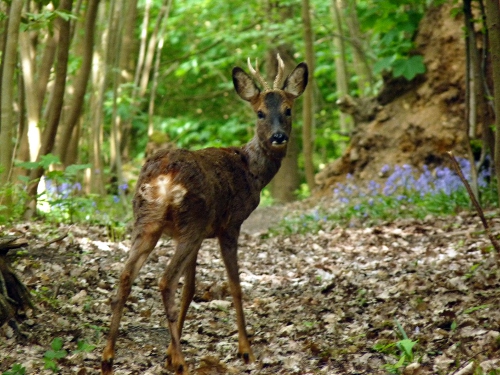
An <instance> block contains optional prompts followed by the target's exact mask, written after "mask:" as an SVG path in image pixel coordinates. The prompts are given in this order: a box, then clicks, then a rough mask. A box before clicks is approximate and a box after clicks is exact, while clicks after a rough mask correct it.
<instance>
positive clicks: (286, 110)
mask: <svg viewBox="0 0 500 375" xmlns="http://www.w3.org/2000/svg"><path fill="white" fill-rule="evenodd" d="M285 115H286V116H291V115H292V110H291V109H290V108H287V109H285Z"/></svg>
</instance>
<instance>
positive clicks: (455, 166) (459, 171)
mask: <svg viewBox="0 0 500 375" xmlns="http://www.w3.org/2000/svg"><path fill="white" fill-rule="evenodd" d="M448 156H449V157H450V159H451V162H452V165H453V169H454V170H455V172H457V174H458V177H460V180H461V181H462V183H463V184H464V186H465V189H467V193H468V194H469V197H470V199H471V201H472V204H473V205H474V207H475V208H476V211H477V213H478V215H479V217H480V218H481V222H482V223H483V227H484V230H485V231H486V234H487V235H488V238H489V239H490V241H491V244H492V245H493V247H494V248H495V250H496V252H497V256H498V254H500V244H499V243H498V241H497V240H496V238H495V237H494V236H493V234H492V233H491V229H490V226H489V224H488V221H487V220H486V217H485V216H484V212H483V209H482V207H481V205H480V204H479V202H478V201H477V199H476V196H475V195H474V193H473V192H472V189H471V187H470V185H469V182H468V181H467V180H466V179H465V177H464V174H463V173H462V169H461V168H460V165H458V162H457V160H456V159H455V156H454V155H453V152H452V151H448Z"/></svg>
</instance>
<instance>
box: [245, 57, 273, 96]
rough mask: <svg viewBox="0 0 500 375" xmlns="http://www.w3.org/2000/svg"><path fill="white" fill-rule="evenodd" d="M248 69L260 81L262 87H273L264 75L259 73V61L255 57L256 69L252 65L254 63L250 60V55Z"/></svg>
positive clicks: (267, 88)
mask: <svg viewBox="0 0 500 375" xmlns="http://www.w3.org/2000/svg"><path fill="white" fill-rule="evenodd" d="M248 69H249V70H250V73H252V75H253V76H254V77H255V78H256V79H257V81H259V82H260V84H261V85H262V87H263V88H264V91H269V90H271V88H270V87H269V85H268V84H267V82H266V80H265V79H264V78H262V76H261V75H260V73H259V63H258V61H257V59H255V69H254V68H253V66H252V63H251V62H250V57H249V58H248Z"/></svg>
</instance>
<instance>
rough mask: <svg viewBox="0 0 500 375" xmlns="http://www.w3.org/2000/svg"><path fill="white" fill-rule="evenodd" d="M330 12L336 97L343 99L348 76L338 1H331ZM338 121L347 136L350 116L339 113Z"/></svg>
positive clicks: (350, 126)
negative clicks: (332, 31)
mask: <svg viewBox="0 0 500 375" xmlns="http://www.w3.org/2000/svg"><path fill="white" fill-rule="evenodd" d="M331 12H332V17H333V26H334V29H335V35H334V37H333V46H334V48H335V51H334V53H335V55H334V60H335V79H336V83H337V93H338V97H339V98H343V97H344V96H346V95H348V94H349V87H348V82H349V74H348V72H347V66H346V48H345V36H344V31H343V28H342V17H341V4H339V0H332V1H331ZM339 120H340V131H341V133H343V134H349V133H350V132H351V130H352V119H351V118H350V116H349V115H348V114H347V113H344V112H340V117H339Z"/></svg>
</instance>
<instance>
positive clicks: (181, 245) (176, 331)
mask: <svg viewBox="0 0 500 375" xmlns="http://www.w3.org/2000/svg"><path fill="white" fill-rule="evenodd" d="M202 240H203V239H189V240H183V241H179V242H178V243H177V246H176V250H175V253H174V255H173V257H172V259H171V260H170V262H169V264H168V266H167V269H166V270H165V273H164V274H163V276H162V278H161V280H160V284H159V287H160V292H161V295H162V299H163V305H164V307H165V312H166V315H167V321H168V327H169V330H170V335H171V338H170V340H171V341H170V345H169V347H168V349H167V367H168V368H170V369H173V370H174V371H175V373H176V374H179V375H180V374H182V375H186V374H188V368H187V365H186V363H185V361H184V356H183V355H182V351H181V346H180V336H181V332H182V326H183V324H184V319H185V318H186V314H187V310H188V308H189V304H190V303H191V300H192V299H193V296H194V291H195V271H196V258H197V256H198V250H199V249H200V246H201V242H202ZM182 274H184V275H185V285H184V289H183V293H182V297H181V308H180V314H178V313H177V310H176V308H175V292H176V290H177V286H178V283H179V279H180V277H181V275H182Z"/></svg>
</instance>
